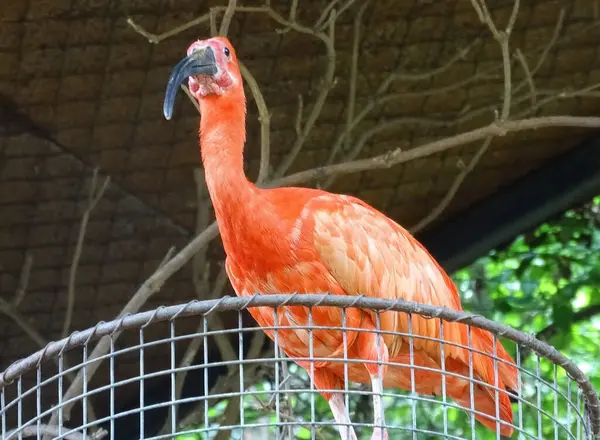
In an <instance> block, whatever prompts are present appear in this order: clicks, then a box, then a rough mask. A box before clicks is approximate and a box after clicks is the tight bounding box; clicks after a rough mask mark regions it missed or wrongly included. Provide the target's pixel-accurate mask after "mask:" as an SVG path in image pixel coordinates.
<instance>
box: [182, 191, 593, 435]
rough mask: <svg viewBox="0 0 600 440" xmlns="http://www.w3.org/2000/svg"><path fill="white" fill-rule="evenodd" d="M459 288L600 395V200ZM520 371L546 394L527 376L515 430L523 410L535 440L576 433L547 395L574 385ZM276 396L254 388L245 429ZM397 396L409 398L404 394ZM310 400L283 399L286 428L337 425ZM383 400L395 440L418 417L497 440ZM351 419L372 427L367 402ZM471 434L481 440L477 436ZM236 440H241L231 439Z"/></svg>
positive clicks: (552, 375)
mask: <svg viewBox="0 0 600 440" xmlns="http://www.w3.org/2000/svg"><path fill="white" fill-rule="evenodd" d="M453 279H454V280H455V282H456V283H457V286H458V288H459V290H460V292H461V296H462V300H463V306H464V308H465V309H466V310H469V311H472V312H475V313H478V314H481V315H483V316H486V317H487V318H489V319H492V320H494V321H497V322H502V323H504V324H507V325H510V326H512V327H514V328H517V329H520V330H522V331H524V332H529V333H534V334H538V336H539V337H540V338H542V339H547V341H548V342H549V343H550V344H551V345H553V346H554V347H556V348H557V349H558V350H559V351H561V352H562V353H563V354H564V355H565V356H567V357H569V358H570V359H571V360H573V361H574V362H575V363H576V364H577V365H578V366H579V367H580V368H581V369H582V370H583V371H584V372H585V373H587V374H588V375H589V376H590V377H591V380H592V381H593V384H594V385H595V386H596V387H597V388H599V389H600V368H598V366H599V359H600V348H599V344H598V341H600V320H599V319H598V318H597V317H596V314H598V315H599V316H600V196H599V197H596V198H595V199H594V200H593V201H592V202H590V203H589V204H587V205H586V206H584V207H581V208H578V209H575V210H571V211H568V212H567V213H565V214H563V215H561V216H559V217H558V218H556V219H553V220H552V221H549V222H548V223H545V224H543V225H541V226H539V227H538V228H537V229H536V230H535V231H532V232H530V233H527V234H525V235H522V236H519V237H517V238H516V239H515V240H514V241H513V242H512V243H510V244H508V245H507V246H505V247H504V248H502V249H498V250H494V251H492V252H490V253H489V255H487V256H485V257H483V258H480V259H479V260H478V261H476V262H474V263H473V264H472V265H470V266H469V267H466V268H464V269H462V270H459V271H458V272H456V273H455V274H454V275H453ZM594 306H596V307H594ZM504 346H505V347H506V348H507V350H508V351H509V353H510V354H511V355H513V356H515V355H516V347H515V346H514V344H512V345H511V344H509V343H504ZM521 354H524V353H521ZM521 365H522V366H523V367H524V368H525V369H526V370H527V371H529V372H532V373H533V374H535V373H536V371H538V370H539V372H540V375H541V376H542V377H543V378H544V379H545V381H546V384H545V385H542V386H540V387H536V386H534V385H533V384H534V382H533V381H531V380H530V381H529V382H528V380H527V375H523V377H524V379H523V381H524V382H523V389H522V397H523V399H524V400H525V402H524V403H522V404H521V405H517V404H513V410H514V412H515V422H516V423H517V424H518V417H519V416H518V413H519V410H520V411H521V413H522V418H523V420H524V421H525V422H524V426H527V428H526V429H525V430H526V432H527V433H529V435H531V436H532V437H529V438H555V430H556V429H557V426H558V425H557V423H561V424H565V425H572V426H573V429H574V424H576V421H575V418H574V417H573V415H574V412H575V411H574V410H573V409H568V405H567V404H566V400H565V399H564V398H556V399H555V396H556V393H555V392H554V391H552V390H551V388H550V387H553V386H556V387H557V388H559V389H560V390H561V392H562V393H563V394H564V395H565V396H566V397H568V398H570V399H571V400H572V401H574V402H577V395H576V384H575V383H574V382H571V381H570V379H569V378H568V377H566V375H565V373H564V371H563V370H562V369H561V368H556V367H555V366H554V365H552V364H551V363H550V362H548V361H545V360H543V359H542V360H538V358H537V357H536V356H533V355H530V354H528V353H525V356H524V359H523V360H522V364H521ZM289 369H290V374H291V375H292V380H291V381H289V383H288V385H289V388H290V389H292V390H302V389H306V388H308V387H309V381H308V378H307V375H306V372H305V371H304V370H302V369H301V368H299V367H297V366H296V365H295V364H293V363H290V367H289ZM365 389H367V390H368V389H369V387H366V388H365ZM271 390H272V383H271V382H268V381H266V382H261V383H258V384H255V385H254V386H253V387H252V388H251V389H249V390H247V391H248V393H246V394H245V396H244V407H245V423H246V424H249V423H257V424H258V423H265V424H268V423H274V422H275V421H277V420H278V419H277V415H276V414H275V411H268V410H267V411H265V406H266V405H267V404H268V403H269V400H270V399H271V402H270V403H271V404H272V405H271V407H273V406H274V403H273V400H274V398H273V397H272V396H273V394H272V393H271ZM253 393H256V394H255V395H254V394H253ZM261 393H262V394H261ZM398 393H403V394H406V393H405V392H401V391H400V392H398ZM425 399H430V400H432V399H434V398H431V397H425ZM311 400H312V399H311V396H310V393H308V392H301V391H300V392H298V393H288V394H286V395H285V396H283V397H282V398H281V401H280V402H279V404H278V406H279V408H280V409H281V411H280V413H281V414H282V416H280V418H279V421H284V419H285V417H284V416H285V414H288V413H289V414H291V415H293V417H294V418H295V419H296V420H297V421H300V422H302V421H305V422H306V421H310V419H311V412H312V411H314V414H315V420H319V421H330V420H332V415H331V413H330V410H329V407H328V405H327V403H326V402H325V400H324V399H323V398H321V397H320V396H319V395H318V394H317V395H316V396H315V398H314V400H313V401H312V402H311ZM385 400H386V421H387V423H388V424H389V425H393V426H397V427H399V428H403V429H404V430H401V431H396V432H394V433H392V432H390V438H398V439H403V438H413V437H412V436H411V434H410V429H411V424H412V414H413V411H414V413H415V414H416V416H417V417H416V420H417V424H418V426H417V428H418V429H420V430H423V431H430V432H433V433H443V432H444V428H443V427H444V424H445V423H444V421H445V420H446V421H447V423H446V425H447V427H448V428H447V429H448V432H449V433H450V434H451V435H453V436H456V437H450V438H469V439H470V438H477V439H488V438H490V439H492V438H493V439H495V438H496V435H495V434H494V433H492V432H491V431H489V430H486V429H485V428H483V427H482V425H481V424H479V423H473V422H472V420H471V417H470V415H468V414H467V413H466V412H465V411H463V410H462V409H456V408H454V407H448V409H447V410H446V411H445V410H444V406H443V405H442V404H440V403H439V402H440V399H439V398H438V399H437V402H435V403H427V402H422V403H419V404H417V405H416V407H415V408H413V406H412V405H411V400H409V399H400V398H394V399H392V398H389V399H385ZM448 402H449V401H448ZM538 402H539V404H541V406H542V407H543V408H544V410H545V411H547V412H548V413H549V414H555V413H556V414H558V415H559V417H558V418H557V421H556V422H552V421H551V420H546V419H544V421H541V420H540V421H539V423H537V422H538V411H537V410H535V408H534V407H532V406H531V404H533V405H537V404H538ZM224 404H225V402H224V401H223V402H221V403H220V404H219V405H223V406H218V407H217V406H215V407H213V408H211V410H210V411H209V412H210V416H211V422H214V423H215V424H218V422H219V418H220V417H221V414H222V413H223V410H224ZM519 406H520V408H519ZM350 412H351V418H352V420H353V422H356V423H370V422H371V420H372V407H371V399H370V397H369V396H352V397H351V398H350ZM473 427H474V428H475V433H473V432H472V429H473ZM256 429H259V428H256ZM315 430H316V433H317V438H320V439H327V440H328V439H338V438H339V435H338V434H337V431H336V430H335V429H334V428H333V427H332V426H327V424H326V425H325V426H318V427H316V428H315ZM370 431H371V429H370V428H368V427H365V428H364V430H363V429H362V428H361V429H359V430H357V435H358V437H359V438H369V437H370ZM293 432H294V435H295V438H296V439H309V438H311V431H310V425H309V424H308V423H306V424H305V426H304V427H295V428H294V429H293ZM573 432H574V431H573ZM280 433H283V431H280ZM215 434H216V433H211V434H210V436H209V437H208V438H214V435H215ZM440 437H441V436H440V434H427V433H420V434H418V435H417V438H419V439H434V438H440ZM204 438H205V437H201V436H200V435H198V436H197V437H193V436H185V437H184V436H180V437H177V439H178V440H192V439H194V440H200V439H204ZM231 438H232V439H242V438H243V437H242V436H241V433H239V432H235V431H234V432H233V433H232V435H231ZM246 438H248V437H246ZM252 438H275V432H274V430H273V428H271V430H270V431H256V433H254V434H253V436H252ZM515 438H516V436H515ZM523 438H528V437H527V436H524V437H523ZM556 438H568V437H567V436H566V433H565V432H564V431H560V430H558V431H557V437H556Z"/></svg>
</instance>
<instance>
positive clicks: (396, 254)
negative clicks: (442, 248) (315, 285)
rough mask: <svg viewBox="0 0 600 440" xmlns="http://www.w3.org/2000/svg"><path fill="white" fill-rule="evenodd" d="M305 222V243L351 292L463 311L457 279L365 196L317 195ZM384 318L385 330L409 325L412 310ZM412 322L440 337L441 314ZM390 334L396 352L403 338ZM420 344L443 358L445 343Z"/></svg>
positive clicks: (452, 328)
mask: <svg viewBox="0 0 600 440" xmlns="http://www.w3.org/2000/svg"><path fill="white" fill-rule="evenodd" d="M299 221H301V224H298V228H300V229H302V232H301V235H302V236H303V237H304V238H305V240H304V241H305V243H307V244H310V242H311V241H312V246H314V249H315V251H316V252H317V253H318V255H319V256H320V258H321V261H322V262H323V263H324V264H325V266H326V267H327V269H328V270H329V272H330V273H331V274H333V276H334V277H335V279H336V280H337V281H338V283H339V284H340V285H341V286H342V288H343V289H344V290H345V292H346V293H347V294H350V295H353V294H354V295H357V294H364V295H366V296H370V297H377V298H387V299H392V300H395V299H398V298H402V299H404V300H406V301H414V302H418V303H423V304H429V305H434V306H440V307H447V308H450V309H454V310H462V307H461V304H460V299H459V296H458V292H457V289H456V287H455V285H454V283H453V282H452V280H451V279H450V278H449V277H448V275H447V274H446V273H445V272H444V271H443V269H442V268H441V267H440V266H439V265H438V264H437V262H436V261H435V260H434V259H433V258H432V257H431V256H430V255H429V253H428V252H427V251H426V250H425V248H424V247H423V246H422V245H421V244H420V243H419V242H417V241H416V240H415V239H414V238H413V237H412V235H410V233H409V232H408V231H406V230H405V229H404V228H402V227H401V226H400V225H398V224H397V223H395V222H393V221H392V220H390V219H389V218H387V217H386V216H385V215H383V214H382V213H381V212H379V211H377V210H376V209H374V208H372V207H371V206H369V205H367V204H366V203H364V202H362V201H361V200H359V199H356V198H354V197H349V196H339V195H333V194H332V195H324V196H319V197H316V198H314V199H312V200H310V201H309V202H308V203H307V205H306V206H305V208H304V211H303V212H302V215H301V217H300V219H299ZM298 235H300V234H298ZM380 319H381V327H382V330H384V331H394V332H407V331H408V330H409V328H408V327H409V323H408V316H407V315H406V314H400V313H395V312H386V313H383V314H382V315H381V318H380ZM410 325H411V327H412V329H411V330H412V333H413V334H417V335H422V336H428V337H436V338H437V337H439V336H440V324H439V320H437V319H426V318H423V317H418V316H413V317H412V318H411V323H410ZM465 338H466V331H465V328H464V326H460V327H459V326H457V325H450V324H449V325H446V324H444V339H446V340H450V341H454V342H457V343H465V342H466V340H465ZM387 339H388V340H386V343H387V344H388V348H389V350H390V356H391V357H392V356H393V355H394V354H395V353H397V352H398V351H399V350H400V347H401V344H402V341H401V338H387ZM415 347H422V348H423V349H426V350H427V351H436V352H437V353H431V354H432V355H433V356H435V357H439V345H438V344H434V343H432V342H431V341H429V342H428V341H425V340H421V341H417V340H415ZM434 347H435V348H434ZM446 350H447V351H450V350H452V348H446ZM436 354H437V356H436ZM448 354H449V353H448ZM459 357H462V356H459Z"/></svg>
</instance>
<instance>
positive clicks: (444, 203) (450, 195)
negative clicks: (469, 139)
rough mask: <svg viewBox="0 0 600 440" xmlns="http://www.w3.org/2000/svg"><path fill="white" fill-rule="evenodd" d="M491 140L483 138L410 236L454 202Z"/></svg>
mask: <svg viewBox="0 0 600 440" xmlns="http://www.w3.org/2000/svg"><path fill="white" fill-rule="evenodd" d="M492 140H493V138H492V137H488V138H485V140H484V141H483V144H482V145H481V147H479V150H477V153H475V155H474V156H473V158H472V159H471V161H470V162H469V164H468V165H467V166H466V167H465V168H464V169H463V170H462V171H461V172H460V173H459V174H458V176H456V179H454V182H452V185H451V186H450V188H449V189H448V192H447V193H446V195H445V196H444V198H443V199H442V200H441V201H440V202H439V203H438V204H437V205H436V207H435V208H434V209H433V210H432V211H431V212H430V213H429V214H427V216H426V217H424V218H423V219H422V220H420V221H419V222H418V223H417V224H416V225H414V226H413V227H412V228H410V232H411V233H412V234H416V233H418V232H420V231H421V230H423V229H424V228H425V227H427V225H429V224H430V223H431V222H432V221H434V220H435V219H437V218H438V217H439V216H440V214H441V213H442V212H444V210H445V209H446V208H447V207H448V206H449V205H450V203H451V202H452V200H454V197H455V196H456V194H457V193H458V190H459V189H460V187H461V185H462V183H463V181H464V180H465V178H466V177H467V175H468V174H469V173H471V172H472V171H473V170H474V169H475V167H476V166H477V164H478V163H479V161H480V160H481V158H482V157H483V155H484V154H485V152H486V151H487V150H488V148H489V146H490V144H491V143H492Z"/></svg>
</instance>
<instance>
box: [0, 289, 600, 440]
mask: <svg viewBox="0 0 600 440" xmlns="http://www.w3.org/2000/svg"><path fill="white" fill-rule="evenodd" d="M258 308H261V309H262V311H263V312H264V311H266V312H267V313H268V314H269V316H272V320H271V323H272V325H271V326H267V327H263V328H261V327H249V326H247V325H245V321H246V320H245V319H243V314H244V313H245V311H246V310H249V309H254V310H257V309H258ZM298 308H302V310H303V311H304V312H305V314H306V317H307V320H305V322H304V323H300V324H299V323H290V322H289V320H288V321H286V320H285V319H284V317H285V316H286V313H287V312H288V311H290V310H296V311H297V310H299V309H298ZM349 310H361V311H365V312H367V313H370V314H371V316H374V317H375V322H377V323H378V324H377V328H376V329H371V330H365V329H363V328H353V327H351V326H349V325H347V324H348V323H347V322H346V321H347V320H346V316H347V313H348V311H349ZM333 311H335V312H336V313H338V314H339V316H341V317H342V319H341V321H340V322H339V324H338V325H337V326H323V325H316V324H315V321H318V320H315V319H314V316H315V314H316V313H331V312H333ZM391 311H394V312H400V314H401V315H399V316H402V317H403V318H402V319H404V320H405V321H403V322H406V323H407V324H408V325H407V326H404V327H405V330H407V331H402V332H400V331H396V332H390V331H384V330H381V326H380V324H379V323H380V321H381V319H380V317H381V316H382V314H384V313H387V312H391ZM226 312H229V313H232V312H233V313H236V314H237V318H238V321H237V322H238V326H237V327H236V328H230V329H214V328H211V326H210V317H211V315H213V314H217V313H226ZM190 320H191V321H193V324H194V325H193V327H194V328H195V331H190V330H189V329H190V328H191V327H190V326H189V325H184V323H185V322H186V321H187V322H188V324H189V321H190ZM434 324H435V325H438V324H439V327H436V328H438V329H439V331H438V332H437V333H436V332H434V334H436V335H437V336H436V337H424V336H422V332H421V335H419V334H417V333H418V332H417V331H414V332H413V329H415V328H416V327H417V326H423V325H425V326H428V325H431V326H433V325H434ZM452 325H454V326H463V327H464V328H466V330H467V333H468V334H469V335H471V334H472V332H473V331H474V329H484V330H487V331H489V332H490V333H491V334H492V335H493V346H494V347H495V349H494V353H497V351H496V347H498V346H500V344H502V345H503V346H504V347H505V348H506V350H507V351H508V352H509V353H510V355H511V356H512V358H513V359H514V360H515V362H514V364H513V365H511V367H513V368H516V370H517V371H518V386H517V389H515V390H508V389H506V388H504V387H502V386H501V385H500V383H499V379H498V375H499V373H498V372H499V370H500V368H501V365H502V364H503V363H504V364H507V361H506V360H505V359H504V358H502V357H500V356H497V355H496V354H494V355H491V356H490V355H489V354H486V353H483V352H481V351H480V350H478V349H477V348H476V347H473V346H472V345H471V344H470V342H471V337H470V336H469V344H467V345H461V344H457V343H455V342H452V341H451V340H450V339H449V338H448V337H445V335H446V336H447V335H448V334H449V333H450V332H451V329H452V328H453V327H452ZM263 331H265V332H266V333H267V334H268V336H269V337H270V338H271V339H272V340H273V341H274V342H275V343H274V344H273V345H270V344H267V345H268V347H267V346H265V347H263V349H262V350H261V351H260V357H250V356H249V349H248V347H249V343H250V342H251V341H253V340H255V339H256V338H257V337H258V336H259V335H260V334H261V333H262V332H263ZM365 331H370V332H373V333H376V334H377V335H378V337H380V338H381V339H382V340H386V338H388V339H387V340H391V339H390V338H399V339H398V340H402V341H403V347H404V349H402V348H400V349H398V351H397V352H398V353H404V356H401V355H396V356H390V359H389V361H388V362H382V361H381V360H379V361H378V362H376V364H377V365H379V366H380V368H383V367H385V368H386V373H385V375H384V391H383V393H382V398H383V407H384V412H385V427H386V428H387V430H388V433H389V438H390V439H404V438H406V439H434V438H449V439H488V438H489V439H500V438H506V437H503V436H502V435H501V431H503V432H504V430H505V429H506V428H507V427H510V428H512V429H511V431H513V435H512V436H511V437H510V438H519V439H552V438H554V439H575V440H580V439H592V438H596V437H597V436H598V435H599V434H600V405H599V400H598V395H597V393H596V391H595V390H594V388H593V386H592V385H591V383H590V381H589V380H588V378H587V377H586V376H585V374H584V373H583V372H582V371H581V370H580V369H579V368H578V367H577V366H576V365H575V364H574V363H573V362H571V361H570V360H569V359H567V358H565V357H564V356H563V355H562V354H560V353H559V352H557V351H556V350H555V349H554V348H552V347H550V346H549V345H547V344H545V343H542V342H540V341H538V340H536V339H535V338H534V337H533V336H531V335H527V334H524V333H522V332H519V331H517V330H515V329H512V328H510V327H507V326H504V325H501V324H498V323H495V322H492V321H489V320H487V319H485V318H482V317H480V316H477V315H472V314H468V313H464V312H457V311H454V310H448V309H442V308H438V307H433V306H427V305H423V304H416V303H410V302H405V301H401V300H400V301H389V300H382V299H374V298H367V297H364V296H357V297H342V296H337V295H312V294H302V295H299V294H294V295H255V296H252V297H240V298H233V297H223V298H221V299H219V300H209V301H192V302H190V303H187V304H183V305H178V306H171V307H163V308H159V309H156V310H154V311H150V312H144V313H139V314H136V315H132V316H126V317H124V318H122V319H119V320H115V321H111V322H108V323H99V324H98V325H96V326H95V327H94V328H91V329H88V330H85V331H83V332H75V333H73V334H72V335H71V336H70V337H69V338H66V339H64V340H61V341H57V342H52V343H50V344H48V346H46V347H45V348H44V349H43V350H40V351H38V352H36V353H34V354H33V355H31V356H29V357H28V358H25V359H23V360H20V361H18V362H15V363H14V364H12V365H11V366H9V367H8V368H7V369H6V370H5V371H4V372H3V373H1V374H0V415H1V419H0V432H1V433H2V439H6V440H8V439H17V438H19V439H20V438H26V437H36V438H40V439H41V438H57V439H78V440H79V439H100V438H107V439H108V438H110V439H132V438H140V439H167V438H175V439H181V440H183V439H185V440H189V439H206V440H208V439H215V438H216V439H221V438H232V439H240V440H241V439H253V438H273V439H282V440H283V439H312V438H316V439H339V438H340V434H339V433H338V427H336V426H335V423H334V422H333V421H332V415H331V412H330V410H329V407H328V404H327V402H326V401H325V399H324V398H323V397H322V396H321V394H322V393H327V392H329V393H337V394H341V395H343V398H344V401H345V404H346V407H347V408H349V413H350V420H352V422H351V425H352V426H353V428H354V430H355V432H356V434H357V436H358V438H359V439H362V438H369V436H370V433H371V432H372V431H373V421H372V419H371V416H372V408H371V406H370V405H371V400H372V396H373V392H372V391H371V389H370V388H369V387H368V384H369V381H368V375H366V369H365V366H364V364H365V362H364V360H360V359H356V357H354V356H353V354H352V344H351V343H350V342H349V340H350V339H351V336H350V335H352V334H353V333H354V332H365ZM122 332H126V333H130V335H134V336H135V339H136V341H137V342H136V343H133V344H129V345H123V344H122V343H121V341H122V340H119V341H117V336H118V335H120V334H121V333H122ZM136 334H137V335H136ZM102 337H105V338H108V339H110V353H109V354H107V355H105V356H100V357H98V358H91V356H90V355H91V352H92V349H93V342H95V341H97V340H98V339H100V338H102ZM223 338H226V339H227V341H228V344H230V345H229V346H230V352H229V354H228V355H227V356H220V355H217V354H216V351H215V350H214V349H213V348H214V347H215V346H218V345H219V344H220V343H222V342H223ZM293 338H299V339H302V340H303V341H305V342H307V344H308V345H307V346H308V347H310V350H309V354H310V355H309V356H298V357H294V358H293V359H290V358H289V357H287V356H285V355H284V354H283V351H282V349H281V348H280V346H282V345H285V344H284V342H285V343H289V341H292V340H293ZM324 338H333V339H336V338H337V339H336V340H340V341H343V350H342V351H341V352H338V353H337V354H336V355H335V356H328V353H326V352H325V351H324V350H323V346H324V344H323V339H324ZM192 343H193V344H196V348H197V350H198V354H197V356H196V357H195V358H194V359H190V358H188V359H183V358H186V357H189V356H188V354H189V352H188V348H189V346H190V344H192ZM425 346H426V347H427V348H428V350H427V351H428V353H430V354H431V353H439V356H436V355H431V356H430V361H431V362H429V361H424V360H423V357H422V356H420V354H419V353H420V351H419V350H421V348H422V347H425ZM402 350H404V351H402ZM456 350H466V351H465V353H468V359H469V363H468V368H466V369H463V370H462V371H461V370H457V369H456V368H452V367H451V364H450V363H451V362H452V358H451V357H449V356H448V354H450V353H452V352H455V351H456ZM156 353H158V354H159V355H160V356H162V357H163V358H164V362H162V363H160V362H159V363H155V362H149V360H150V359H154V357H152V356H151V355H152V354H156ZM530 354H531V355H530ZM477 356H488V358H489V359H490V360H491V362H493V365H494V376H495V382H492V383H491V384H490V383H489V381H488V382H486V381H483V380H482V379H481V378H480V377H478V376H477V375H476V374H474V370H475V369H474V367H473V365H474V363H475V362H474V361H473V359H479V358H477ZM123 362H128V363H130V364H132V365H134V366H135V368H133V369H130V370H129V373H127V374H125V373H123V374H121V377H117V375H116V374H115V366H116V365H117V363H123ZM299 364H302V365H303V366H305V367H306V366H308V368H302V367H300V366H299ZM98 365H100V367H99V368H98V370H97V372H96V374H95V375H94V377H93V378H90V377H88V376H89V374H88V372H89V370H92V367H95V366H98ZM315 368H329V369H330V370H331V371H333V372H335V375H336V376H337V377H338V378H339V379H340V383H341V384H342V385H341V386H338V387H333V388H332V389H324V388H323V387H320V389H317V388H316V386H315V383H314V378H313V375H312V374H309V373H313V372H314V369H315ZM77 374H81V375H82V379H83V386H82V392H81V393H78V395H77V396H76V397H74V398H72V399H67V400H65V399H64V398H63V396H64V395H65V391H66V389H67V388H68V386H69V384H70V383H71V381H72V380H73V379H74V377H75V375H77ZM398 378H401V380H400V379H398ZM90 379H91V380H90ZM182 381H185V382H186V383H187V384H188V386H187V387H182V383H183V382H182ZM365 384H366V385H367V386H365ZM456 384H460V385H461V386H463V388H460V389H462V390H463V392H464V395H463V396H462V398H461V399H458V400H460V404H457V403H456V402H457V397H456V396H455V395H453V394H452V390H454V393H455V394H456V390H457V389H459V388H456ZM397 387H399V388H397ZM157 389H158V390H161V391H162V394H160V393H159V394H156V393H155V392H154V390H157ZM477 389H479V390H485V391H486V392H487V393H489V394H490V395H491V396H495V397H496V399H495V402H498V401H499V399H498V396H500V395H502V394H505V395H507V396H509V398H510V401H511V406H512V410H513V414H512V422H511V421H510V420H509V421H507V420H506V417H500V408H499V406H498V404H496V407H495V408H491V409H488V411H487V412H486V411H481V410H480V407H478V404H477V402H476V396H477V392H476V390H477ZM423 390H430V391H432V392H430V393H424V392H423ZM125 403H127V405H125ZM53 415H54V416H55V420H57V422H56V423H53V424H49V420H50V418H51V416H53ZM482 420H483V422H486V421H487V423H485V424H486V425H487V427H486V426H484V424H483V423H482ZM490 426H491V427H492V429H490ZM494 428H495V429H494Z"/></svg>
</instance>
